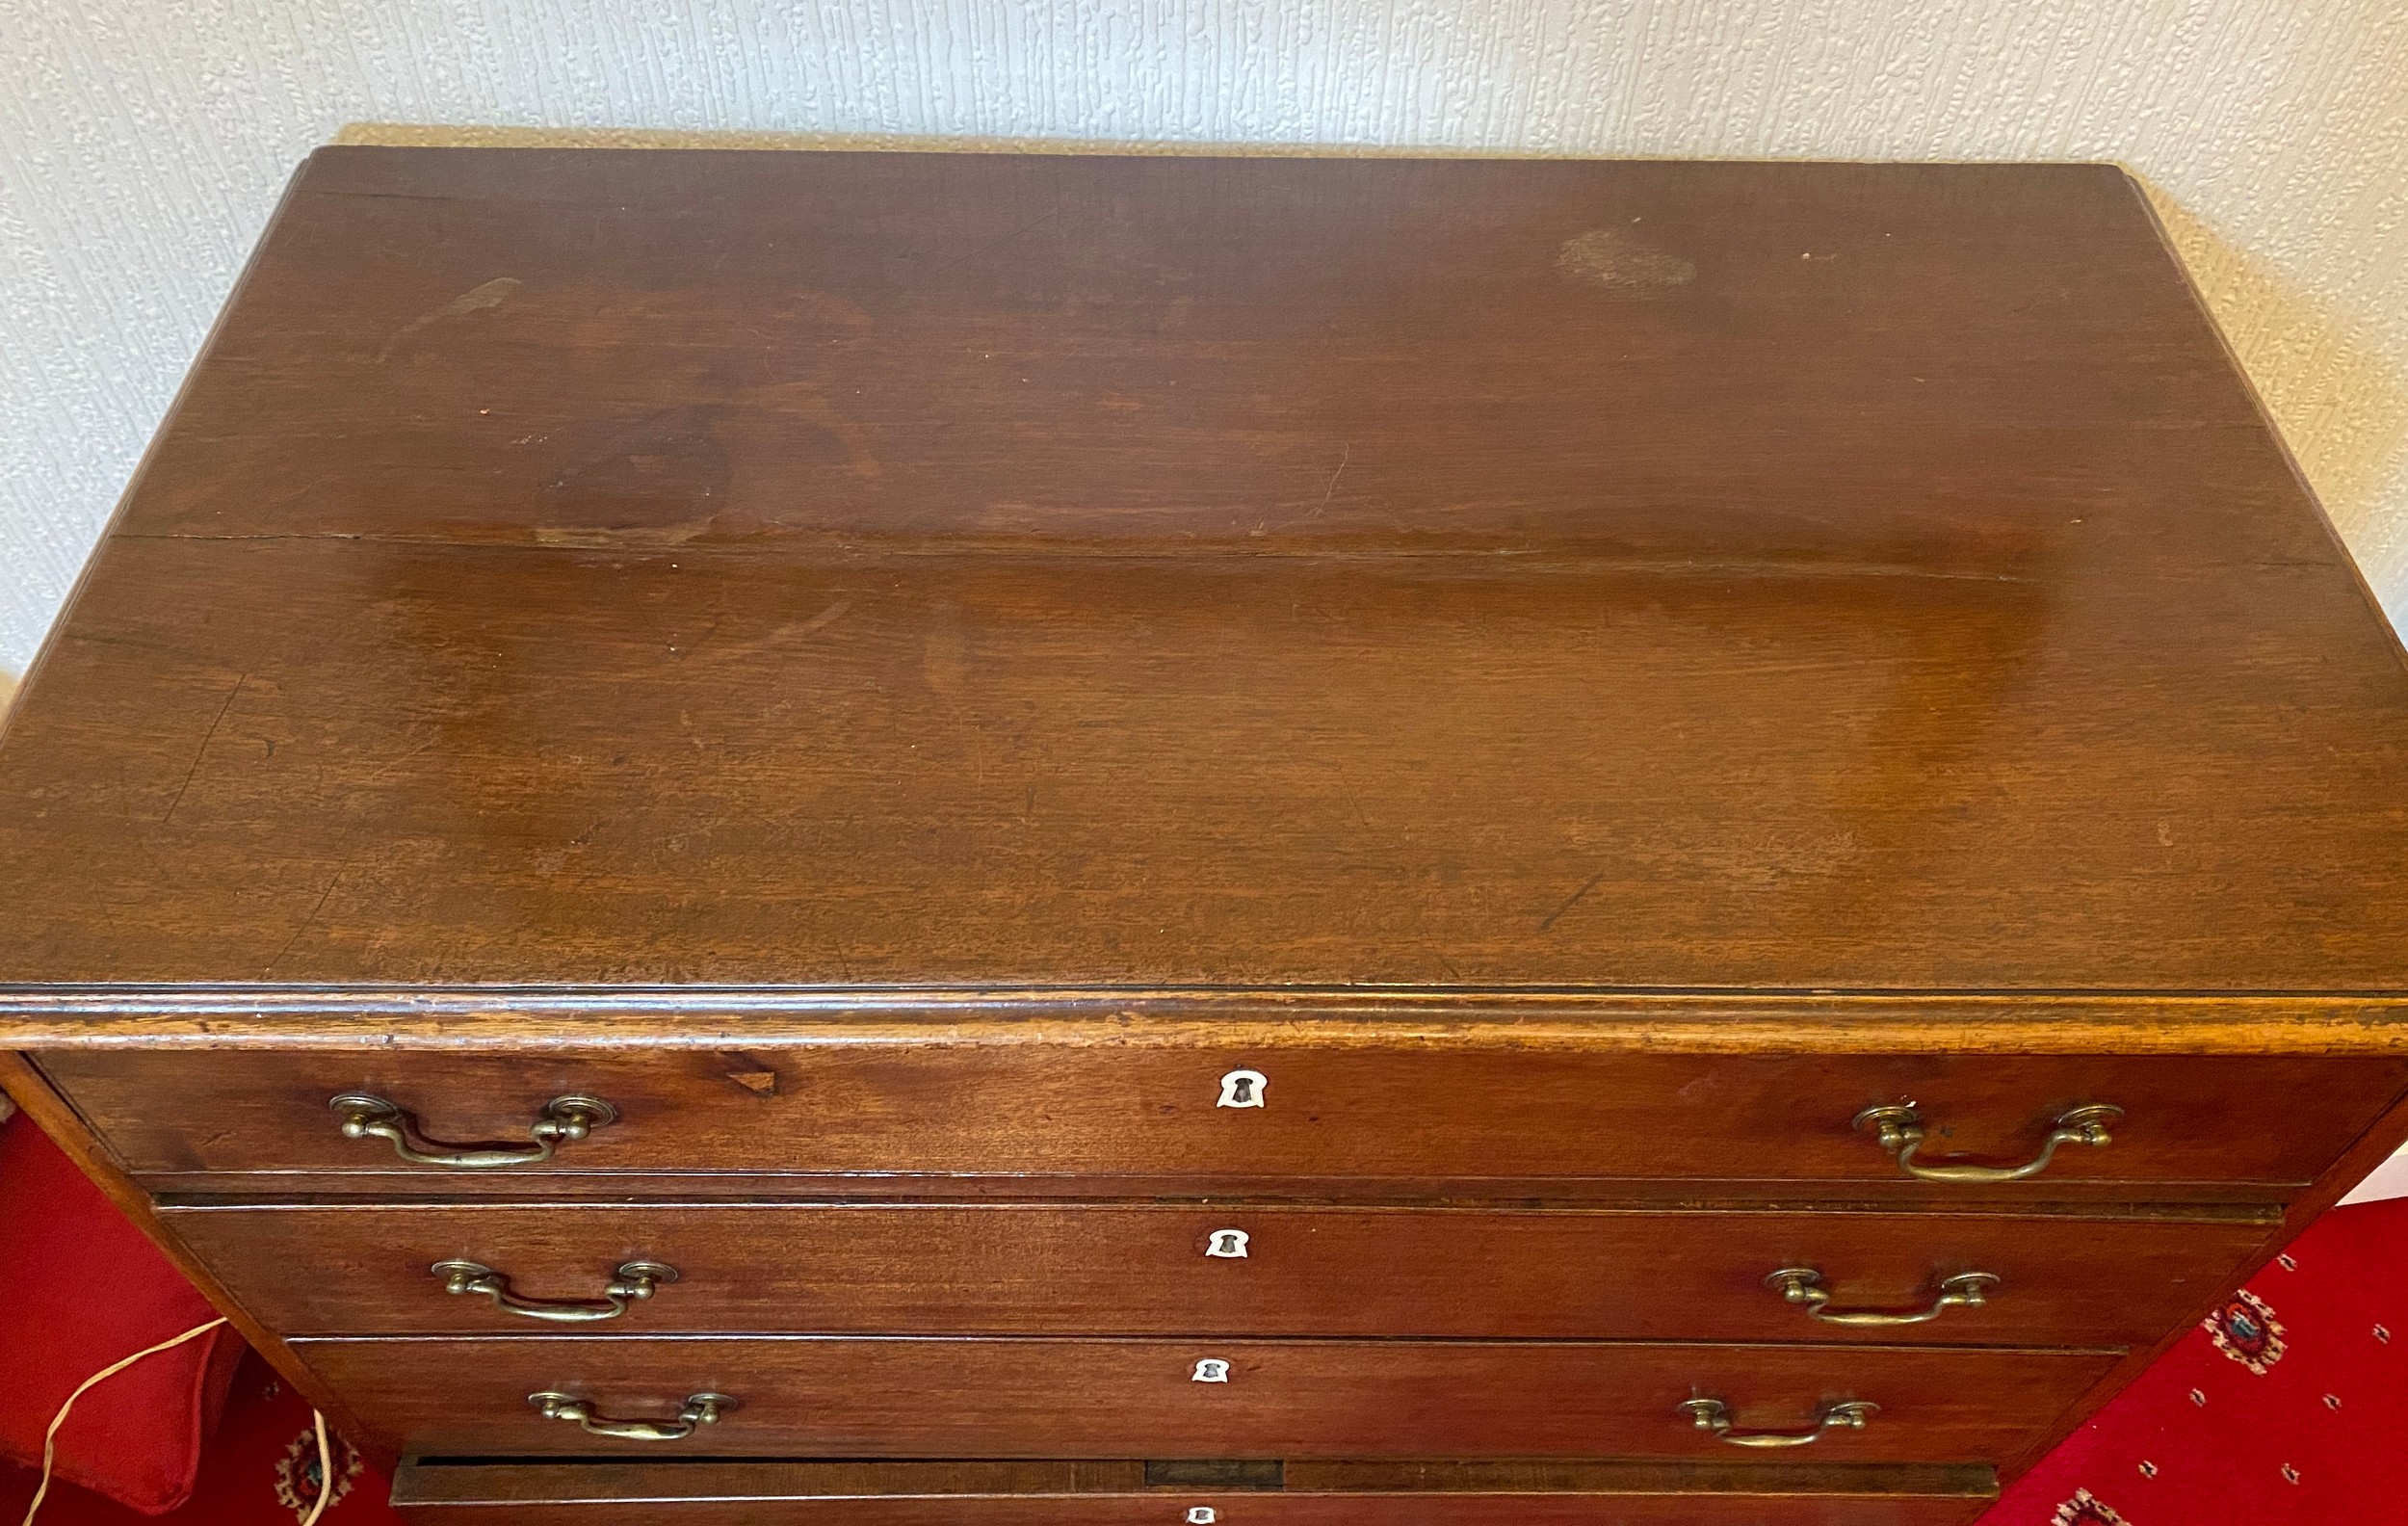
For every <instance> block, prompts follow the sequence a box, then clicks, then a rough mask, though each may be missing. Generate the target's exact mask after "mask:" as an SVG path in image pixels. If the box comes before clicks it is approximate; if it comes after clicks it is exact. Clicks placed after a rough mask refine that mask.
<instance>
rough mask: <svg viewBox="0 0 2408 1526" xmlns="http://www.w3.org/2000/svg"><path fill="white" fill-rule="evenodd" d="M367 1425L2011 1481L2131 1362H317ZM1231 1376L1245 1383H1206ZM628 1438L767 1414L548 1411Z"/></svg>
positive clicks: (1071, 1344)
mask: <svg viewBox="0 0 2408 1526" xmlns="http://www.w3.org/2000/svg"><path fill="white" fill-rule="evenodd" d="M293 1347H294V1350H296V1351H297V1352H299V1353H300V1354H301V1358H302V1359H303V1360H304V1361H306V1362H308V1363H309V1364H310V1366H312V1367H313V1368H315V1369H316V1370H317V1371H318V1372H319V1373H320V1374H322V1375H324V1376H325V1377H326V1378H327V1380H328V1381H331V1382H333V1383H334V1385H335V1386H336V1387H337V1388H339V1389H341V1390H342V1391H343V1392H344V1393H346V1394H347V1395H350V1396H351V1397H352V1400H353V1405H354V1406H355V1408H357V1409H358V1410H359V1412H360V1414H361V1416H362V1418H363V1419H365V1420H366V1421H367V1422H368V1423H369V1424H370V1425H371V1426H373V1427H375V1428H376V1429H378V1430H379V1431H380V1432H382V1433H384V1434H388V1435H395V1436H400V1437H402V1438H404V1440H405V1443H406V1446H407V1448H408V1449H410V1450H413V1451H418V1452H425V1453H433V1454H441V1453H447V1452H449V1453H470V1454H476V1455H480V1456H510V1457H514V1456H521V1455H524V1456H539V1455H553V1456H559V1455H563V1454H565V1455H569V1456H587V1457H603V1456H614V1455H617V1456H625V1455H627V1454H628V1453H629V1452H631V1451H636V1452H656V1451H666V1450H669V1449H671V1448H673V1449H674V1450H675V1451H676V1453H677V1455H679V1456H706V1457H707V1456H736V1457H764V1456H803V1457H814V1456H816V1457H837V1458H851V1457H955V1458H960V1457H972V1458H982V1457H986V1458H1011V1457H1018V1458H1060V1457H1099V1458H1109V1457H1126V1456H1129V1455H1130V1454H1132V1453H1139V1452H1150V1453H1152V1454H1154V1455H1157V1456H1160V1455H1165V1454H1167V1455H1171V1456H1180V1457H1202V1456H1226V1457H1246V1458H1296V1457H1325V1458H1326V1457H1406V1458H1413V1457H1432V1458H1454V1457H1465V1458H1478V1457H1572V1458H1597V1457H1636V1458H1671V1459H1699V1460H1727V1459H1728V1458H1730V1457H1734V1456H1740V1455H1755V1456H1762V1454H1761V1453H1757V1454H1744V1453H1743V1449H1741V1448H1735V1447H1731V1446H1727V1445H1725V1444H1723V1443H1721V1442H1718V1441H1717V1440H1716V1439H1715V1438H1714V1437H1713V1436H1712V1435H1709V1434H1706V1433H1704V1432H1702V1431H1699V1430H1697V1429H1696V1428H1695V1426H1694V1425H1692V1424H1691V1422H1690V1419H1689V1417H1688V1415H1687V1414H1684V1413H1682V1412H1681V1410H1680V1408H1678V1407H1679V1406H1680V1405H1681V1403H1682V1402H1683V1401H1685V1400H1687V1399H1689V1398H1692V1397H1695V1396H1698V1395H1705V1396H1709V1397H1714V1398H1720V1399H1723V1400H1724V1401H1725V1402H1727V1403H1728V1404H1729V1405H1730V1406H1731V1408H1732V1414H1733V1418H1734V1420H1735V1421H1736V1422H1737V1423H1738V1424H1740V1425H1741V1426H1742V1427H1749V1428H1756V1429H1767V1430H1784V1431H1790V1430H1798V1431H1802V1430H1811V1429H1812V1428H1813V1425H1814V1422H1815V1417H1816V1414H1817V1413H1818V1409H1819V1406H1822V1405H1824V1404H1826V1403H1831V1402H1837V1401H1842V1400H1847V1399H1868V1400H1871V1401H1873V1402H1875V1403H1877V1404H1879V1405H1880V1406H1881V1407H1882V1410H1881V1413H1880V1415H1879V1416H1878V1417H1877V1418H1875V1419H1874V1420H1873V1422H1872V1424H1871V1426H1870V1427H1868V1428H1867V1429H1866V1430H1864V1431H1862V1432H1859V1433H1846V1434H1838V1435H1835V1436H1830V1437H1826V1438H1825V1439H1824V1440H1822V1441H1819V1442H1818V1443H1816V1444H1815V1450H1816V1451H1818V1452H1819V1454H1820V1455H1822V1456H1823V1457H1826V1458H1835V1459H1837V1460H1842V1461H1851V1462H1901V1461H1917V1462H1950V1461H1981V1462H1993V1463H1995V1462H1997V1461H2000V1460H2002V1459H2003V1458H2004V1457H2006V1456H2007V1455H2008V1454H2010V1453H2011V1452H2012V1451H2014V1450H2015V1448H2016V1447H2017V1446H2018V1445H2019V1444H2020V1443H2021V1441H2022V1439H2023V1437H2024V1436H2025V1435H2026V1434H2028V1433H2029V1432H2030V1431H2031V1430H2033V1429H2035V1428H2037V1427H2040V1426H2045V1425H2046V1424H2048V1423H2049V1422H2050V1421H2051V1420H2054V1419H2055V1417H2056V1415H2057V1413H2058V1411H2060V1410H2062V1409H2063V1408H2066V1407H2067V1406H2068V1405H2070V1404H2072V1403H2073V1402H2074V1401H2075V1400H2076V1399H2078V1398H2080V1397H2081V1393H2082V1392H2083V1390H2084V1389H2086V1388H2088V1387H2089V1386H2090V1384H2091V1383H2092V1382H2093V1381H2095V1380H2096V1379H2097V1378H2098V1377H2099V1376H2100V1375H2101V1374H2103V1373H2105V1372H2106V1371H2107V1369H2108V1368H2109V1367H2110V1366H2112V1365H2113V1364H2114V1357H2113V1356H2111V1355H2104V1354H2097V1353H2080V1352H1964V1351H1953V1350H1940V1351H1934V1350H1921V1349H1909V1348H1899V1347H1876V1346H1820V1347H1791V1346H1736V1345H1719V1346H1672V1345H1637V1344H1621V1345H1594V1344H1584V1343H1565V1342H1549V1341H1536V1342H1531V1341H1513V1342H1494V1343H1481V1342H1467V1341H1410V1340H1389V1341H1368V1342H1367V1341H1264V1340H1239V1339H1220V1338H1213V1337H1202V1338H1196V1339H1188V1340H1158V1341H1133V1340H1006V1339H933V1340H932V1339H908V1338H891V1339H860V1338H848V1337H816V1336H678V1337H665V1338H654V1337H642V1336H637V1337H614V1336H604V1337H587V1336H571V1335H560V1336H533V1337H518V1338H488V1339H482V1340H446V1339H437V1338H388V1339H379V1340H360V1339H345V1340H319V1339H314V1338H312V1339H299V1340H295V1341H294V1342H293ZM1205 1361H1226V1362H1227V1363H1228V1364H1229V1365H1228V1370H1227V1381H1225V1382H1211V1381H1196V1380H1195V1379H1194V1377H1193V1374H1194V1372H1195V1369H1196V1366H1197V1364H1198V1363H1199V1362H1205ZM542 1390H557V1391H561V1392H564V1393H569V1394H572V1395H574V1396H576V1397H578V1398H581V1399H589V1400H591V1401H593V1402H594V1404H595V1405H596V1406H597V1408H600V1409H601V1410H602V1411H603V1412H604V1413H606V1414H608V1415H610V1416H611V1417H612V1418H615V1419H634V1420H643V1419H661V1418H666V1417H671V1416H674V1415H675V1414H676V1413H677V1409H678V1407H679V1405H680V1404H681V1403H682V1402H683V1401H684V1400H685V1398H686V1397H687V1396H688V1395H689V1394H697V1393H704V1392H718V1393H724V1394H729V1395H731V1396H733V1397H734V1398H735V1399H736V1400H737V1401H738V1403H739V1404H740V1405H741V1406H742V1408H738V1409H736V1410H734V1411H733V1412H732V1413H730V1414H728V1415H726V1416H725V1417H723V1418H722V1419H720V1421H719V1422H718V1423H716V1424H714V1425H710V1426H706V1427H703V1428H701V1429H699V1430H697V1431H696V1432H695V1433H694V1434H693V1435H692V1436H690V1437H688V1438H686V1439H685V1440H682V1441H676V1442H635V1441H613V1440H608V1439H604V1438H601V1437H596V1436H591V1435H588V1434H585V1433H584V1432H582V1431H581V1430H579V1429H578V1428H577V1427H576V1426H574V1425H568V1424H563V1423H562V1422H559V1421H555V1420H547V1419H545V1418H544V1417H543V1416H542V1415H541V1414H539V1413H537V1411H536V1409H535V1408H533V1407H532V1406H530V1405H529V1404H528V1402H527V1395H529V1394H531V1393H536V1392H538V1391H542Z"/></svg>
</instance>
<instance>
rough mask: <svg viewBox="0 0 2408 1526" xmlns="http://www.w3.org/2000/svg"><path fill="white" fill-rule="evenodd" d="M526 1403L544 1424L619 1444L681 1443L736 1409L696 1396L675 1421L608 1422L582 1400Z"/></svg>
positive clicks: (547, 1395)
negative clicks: (561, 1423) (568, 1426)
mask: <svg viewBox="0 0 2408 1526" xmlns="http://www.w3.org/2000/svg"><path fill="white" fill-rule="evenodd" d="M527 1402H528V1403H529V1404H531V1405H534V1406H535V1407H536V1408H538V1409H540V1410H542V1411H543V1418H545V1419H546V1420H566V1421H569V1422H571V1423H573V1424H574V1425H575V1426H576V1427H577V1428H578V1429H579V1430H581V1431H583V1432H585V1433H586V1434H588V1435H598V1436H610V1437H612V1438H613V1439H615V1440H619V1441H682V1440H684V1439H685V1438H686V1437H688V1436H690V1435H692V1434H694V1429H695V1428H696V1427H697V1426H707V1425H710V1424H712V1423H713V1422H715V1421H717V1420H718V1419H719V1417H720V1416H721V1415H723V1414H725V1413H727V1411H729V1410H730V1409H733V1408H737V1404H736V1401H735V1400H733V1399H730V1398H729V1397H727V1395H725V1394H722V1393H698V1394H694V1395H693V1396H691V1397H689V1398H688V1399H687V1400H686V1403H685V1406H684V1408H680V1409H679V1410H678V1411H677V1418H676V1419H674V1420H609V1419H605V1418H603V1417H602V1416H601V1415H598V1414H595V1413H594V1412H593V1406H591V1405H589V1404H588V1403H587V1402H586V1401H585V1400H583V1399H577V1398H572V1397H571V1396H569V1395H567V1394H564V1393H552V1392H549V1391H546V1392H543V1393H531V1394H529V1395H528V1396H527Z"/></svg>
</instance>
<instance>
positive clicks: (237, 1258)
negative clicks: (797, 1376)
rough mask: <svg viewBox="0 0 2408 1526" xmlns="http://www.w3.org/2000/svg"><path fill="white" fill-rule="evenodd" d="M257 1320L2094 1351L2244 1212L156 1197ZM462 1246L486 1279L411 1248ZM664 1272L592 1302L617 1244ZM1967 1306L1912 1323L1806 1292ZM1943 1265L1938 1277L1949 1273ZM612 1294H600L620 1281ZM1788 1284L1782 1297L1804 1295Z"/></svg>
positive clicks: (2136, 1327)
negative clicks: (2127, 1215) (1799, 1283)
mask: <svg viewBox="0 0 2408 1526" xmlns="http://www.w3.org/2000/svg"><path fill="white" fill-rule="evenodd" d="M165 1218H166V1220H167V1222H168V1223H170V1225H171V1226H172V1227H173V1229H174V1231H175V1232H176V1233H177V1234H178V1235H179V1236H181V1237H182V1238H183V1240H184V1241H185V1242H186V1243H187V1244H188V1245H190V1246H192V1247H193V1248H194V1250H196V1251H197V1252H198V1253H199V1254H200V1255H201V1257H202V1258H203V1259H204V1260H206V1261H207V1262H208V1263H209V1265H210V1266H211V1268H212V1269H213V1270H214V1271H216V1272H217V1273H218V1274H219V1276H220V1277H221V1278H222V1280H223V1281H224V1282H225V1283H226V1285H227V1286H228V1288H229V1289H230V1290H231V1291H232V1292H233V1293H234V1294H235V1296H236V1297H237V1298H239V1299H240V1300H241V1301H242V1302H243V1303H244V1304H245V1306H246V1307H248V1308H249V1310H250V1311H251V1312H252V1313H253V1314H255V1315H257V1316H259V1317H260V1318H261V1319H263V1320H264V1321H265V1322H266V1323H268V1324H269V1325H270V1326H272V1327H274V1328H275V1329H280V1330H286V1331H295V1332H302V1333H326V1334H416V1333H478V1334H482V1333H531V1332H534V1331H537V1330H541V1329H565V1328H568V1326H567V1325H566V1323H564V1322H562V1323H556V1322H554V1321H546V1320H543V1319H540V1318H538V1315H539V1314H542V1313H551V1314H554V1315H559V1314H563V1313H567V1314H572V1315H578V1314H582V1315H587V1316H592V1315H599V1314H610V1315H611V1317H610V1318H609V1319H608V1320H607V1321H596V1322H594V1323H591V1324H583V1325H581V1328H584V1329H591V1330H593V1331H594V1332H595V1333H609V1334H616V1333H621V1332H628V1333H662V1332H675V1331H703V1332H711V1331H770V1332H811V1333H850V1332H858V1333H993V1334H1023V1333H1026V1334H1071V1333H1081V1334H1113V1335H1154V1334H1196V1333H1211V1332H1216V1331H1218V1332H1223V1333H1229V1334H1239V1333H1244V1334H1256V1335H1454V1336H1558V1337H1602V1338H1622V1339H1670V1340H1766V1341H1790V1340H1804V1341H1822V1340H1835V1341H1846V1340H1854V1341H1870V1342H1876V1343H1877V1342H1908V1343H1922V1342H1940V1341H1945V1342H1950V1343H1956V1344H1976V1345H2016V1346H2067V1347H2111V1346H2129V1345H2136V1344H2144V1343H2147V1342H2149V1341H2154V1340H2155V1339H2156V1338H2157V1337H2158V1336H2159V1335H2161V1334H2162V1333H2163V1332H2164V1331H2165V1330H2166V1329H2168V1328H2170V1327H2171V1326H2173V1325H2174V1324H2175V1323H2177V1322H2179V1321H2180V1320H2182V1319H2183V1318H2184V1317H2185V1316H2186V1314H2187V1313H2188V1312H2189V1311H2190V1310H2191V1309H2192V1308H2194V1307H2195V1306H2196V1305H2198V1304H2199V1303H2200V1302H2203V1301H2204V1300H2205V1299H2206V1298H2208V1297H2209V1296H2210V1295H2211V1294H2212V1292H2213V1291H2214V1290H2216V1289H2218V1288H2221V1287H2223V1286H2224V1285H2225V1284H2226V1283H2227V1282H2229V1281H2230V1280H2231V1276H2230V1274H2231V1273H2232V1272H2233V1271H2234V1270H2236V1269H2237V1268H2238V1265H2239V1263H2240V1262H2241V1260H2242V1259H2243V1258H2244V1257H2246V1256H2247V1255H2248V1254H2249V1253H2250V1251H2251V1250H2254V1249H2255V1248H2256V1247H2257V1246H2258V1245H2259V1244H2260V1243H2261V1242H2262V1241H2263V1240H2264V1238H2265V1236H2266V1235H2267V1234H2269V1233H2270V1232H2272V1225H2270V1224H2269V1223H2264V1222H2259V1221H2257V1220H2254V1219H2237V1220H2224V1221H2217V1220H2167V1219H2075V1218H2067V1217H2052V1216H2040V1215H2026V1216H2018V1215H2008V1214H1939V1213H1924V1214H1877V1213H1831V1214H1814V1215H1808V1214H1785V1213H1757V1212H1740V1211H1717V1212H1692V1213H1648V1212H1636V1211H1629V1212H1623V1211H1610V1210H1588V1209H1557V1210H1492V1209H1472V1208H1463V1209H1450V1208H1389V1209H1361V1208H1298V1207H1252V1206H1243V1205H1237V1206H1224V1207H1168V1206H1117V1205H1115V1206H1076V1205H1073V1206H1058V1205H1034V1204H1030V1205H1021V1204H973V1205H963V1204H943V1203H934V1204H912V1205H903V1204H785V1205H747V1206H713V1205H687V1206H661V1207H619V1206H610V1205H602V1204H585V1205H580V1204H575V1203H561V1204H544V1205H526V1204H430V1205H426V1206H411V1205H397V1206H378V1207H343V1208H334V1207H287V1206H274V1207H265V1206H252V1207H236V1208H223V1207H172V1208H169V1209H167V1210H166V1212H165ZM457 1262H469V1263H475V1264H479V1265H483V1266H484V1267H487V1268H489V1269H490V1270H491V1271H492V1272H493V1274H494V1275H495V1276H497V1277H499V1278H503V1279H506V1281H505V1283H504V1285H503V1290H502V1291H503V1297H502V1298H501V1299H498V1300H497V1299H496V1298H495V1297H494V1296H493V1295H492V1294H491V1293H489V1292H486V1291H484V1289H482V1288H478V1287H473V1286H472V1287H471V1288H469V1289H467V1290H465V1291H463V1292H462V1293H459V1294H451V1293H449V1292H447V1290H446V1279H445V1278H444V1277H443V1276H438V1275H436V1274H434V1272H433V1271H432V1268H434V1267H435V1266H436V1265H437V1264H439V1263H457ZM638 1262H658V1263H663V1264H666V1265H667V1266H668V1267H669V1268H671V1269H673V1270H674V1272H675V1273H676V1274H677V1276H676V1278H675V1280H674V1281H663V1282H659V1283H657V1284H655V1286H654V1288H653V1290H652V1292H651V1293H650V1296H648V1297H645V1298H641V1299H628V1298H624V1297H622V1298H621V1299H620V1300H618V1301H617V1302H618V1303H619V1305H620V1306H621V1308H622V1309H623V1311H622V1312H616V1313H613V1308H614V1304H613V1302H612V1301H610V1300H608V1299H606V1298H604V1297H602V1295H603V1294H604V1292H605V1290H606V1289H607V1288H608V1287H609V1285H610V1284H611V1283H612V1281H613V1278H614V1275H615V1272H616V1269H617V1268H619V1267H620V1266H621V1265H624V1264H631V1263H638ZM1790 1268H1795V1269H1801V1270H1807V1271H1812V1272H1816V1273H1819V1274H1820V1276H1819V1279H1818V1282H1819V1290H1820V1291H1821V1292H1822V1293H1824V1294H1827V1295H1828V1302H1827V1303H1824V1304H1822V1305H1821V1308H1822V1312H1824V1313H1826V1314H1834V1313H1843V1314H1865V1313H1880V1314H1890V1315H1898V1314H1907V1313H1915V1312H1923V1311H1928V1310H1929V1309H1931V1308H1932V1307H1933V1306H1934V1305H1935V1303H1936V1301H1937V1300H1938V1299H1939V1297H1940V1296H1941V1292H1942V1289H1943V1287H1944V1285H1945V1284H1947V1282H1948V1279H1949V1278H1950V1277H1957V1276H1968V1275H1986V1276H1990V1277H1994V1278H1996V1280H1995V1281H1994V1282H1990V1283H1987V1284H1981V1292H1982V1297H1983V1302H1981V1303H1980V1304H1978V1305H1977V1306H1966V1305H1964V1304H1962V1303H1961V1302H1960V1303H1956V1304H1952V1305H1950V1306H1948V1307H1945V1308H1943V1309H1941V1311H1940V1313H1939V1314H1938V1317H1936V1318H1934V1319H1931V1320H1929V1321H1927V1322H1925V1323H1921V1324H1914V1325H1892V1326H1863V1325H1850V1324H1842V1323H1832V1322H1828V1321H1825V1320H1819V1319H1817V1318H1816V1317H1814V1311H1813V1308H1814V1305H1813V1304H1812V1302H1810V1301H1796V1302H1793V1301H1791V1300H1788V1299H1785V1297H1784V1296H1783V1293H1782V1292H1781V1291H1780V1290H1777V1289H1776V1288H1774V1287H1772V1286H1769V1285H1767V1276H1768V1275H1770V1274H1772V1273H1775V1272H1779V1271H1782V1270H1784V1269H1790ZM1964 1285H1965V1284H1963V1283H1958V1284H1957V1286H1958V1287H1959V1288H1962V1287H1963V1286H1964ZM622 1292H623V1289H622ZM1810 1298H1811V1296H1810Z"/></svg>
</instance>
